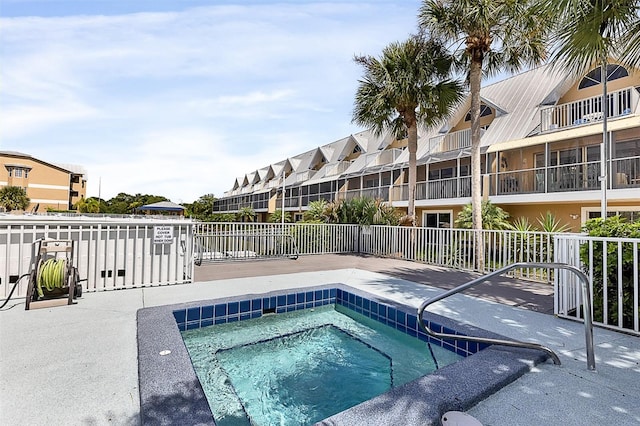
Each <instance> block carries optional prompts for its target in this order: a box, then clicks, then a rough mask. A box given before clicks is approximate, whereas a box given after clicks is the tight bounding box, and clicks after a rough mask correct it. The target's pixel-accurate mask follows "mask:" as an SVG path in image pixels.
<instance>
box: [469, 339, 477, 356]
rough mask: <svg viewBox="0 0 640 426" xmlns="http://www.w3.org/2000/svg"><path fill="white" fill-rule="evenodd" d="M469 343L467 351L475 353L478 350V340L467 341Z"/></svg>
mask: <svg viewBox="0 0 640 426" xmlns="http://www.w3.org/2000/svg"><path fill="white" fill-rule="evenodd" d="M468 343H469V352H471V353H472V354H475V353H476V352H478V346H479V345H478V342H468Z"/></svg>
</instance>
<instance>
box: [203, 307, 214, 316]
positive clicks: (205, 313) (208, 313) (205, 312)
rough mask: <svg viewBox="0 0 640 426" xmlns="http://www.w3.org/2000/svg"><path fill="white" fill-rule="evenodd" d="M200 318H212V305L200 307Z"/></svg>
mask: <svg viewBox="0 0 640 426" xmlns="http://www.w3.org/2000/svg"><path fill="white" fill-rule="evenodd" d="M201 318H202V319H210V318H213V305H209V306H203V307H202V317H201Z"/></svg>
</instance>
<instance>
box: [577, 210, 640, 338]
mask: <svg viewBox="0 0 640 426" xmlns="http://www.w3.org/2000/svg"><path fill="white" fill-rule="evenodd" d="M583 231H585V232H587V233H588V234H589V236H592V237H618V238H640V222H633V223H629V222H627V221H626V219H625V218H622V217H620V216H613V217H608V218H605V219H602V218H595V219H590V220H588V221H587V222H586V223H585V225H584V227H583ZM634 246H635V250H634ZM590 249H591V253H590ZM634 252H635V253H634ZM638 257H640V250H638V246H637V245H634V244H633V243H631V242H625V243H620V246H619V245H618V244H615V243H608V244H606V261H605V243H602V242H600V241H593V242H592V245H590V243H588V242H587V243H584V244H582V245H581V246H580V260H581V261H582V264H583V265H584V267H583V268H584V271H585V273H587V274H589V275H590V276H591V271H590V269H592V270H593V281H592V285H593V316H594V319H595V320H598V321H603V322H605V323H608V324H612V325H618V324H619V320H620V319H621V320H622V321H621V322H622V325H623V327H627V328H633V323H634V318H633V315H634V314H633V313H634V310H637V309H640V306H634V282H637V280H640V271H639V270H638V269H636V268H634V258H636V259H637V258H638ZM590 265H591V267H590ZM619 268H621V269H620V270H619ZM605 277H606V292H607V297H606V301H607V305H606V310H605V305H604V300H605V298H604V291H605V290H604V289H605ZM619 289H622V294H618V290H619ZM619 301H622V318H619V310H618V307H619V305H618V303H619ZM636 303H637V300H636ZM605 312H606V313H605Z"/></svg>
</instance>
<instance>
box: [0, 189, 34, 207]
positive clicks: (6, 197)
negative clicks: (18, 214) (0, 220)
mask: <svg viewBox="0 0 640 426" xmlns="http://www.w3.org/2000/svg"><path fill="white" fill-rule="evenodd" d="M29 203H31V200H30V199H29V197H27V191H25V190H24V189H23V188H22V187H20V186H4V187H2V188H0V206H1V207H4V209H5V210H6V211H8V212H10V211H12V210H25V209H26V208H27V207H29Z"/></svg>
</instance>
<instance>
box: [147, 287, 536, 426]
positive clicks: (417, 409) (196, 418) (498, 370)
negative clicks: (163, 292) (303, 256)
mask: <svg viewBox="0 0 640 426" xmlns="http://www.w3.org/2000/svg"><path fill="white" fill-rule="evenodd" d="M332 288H336V289H341V290H344V291H347V292H349V293H353V294H356V295H360V296H362V297H365V298H367V299H369V300H371V301H376V302H378V303H383V304H386V305H389V306H392V307H395V308H400V309H401V310H403V311H405V312H408V313H409V312H415V308H413V307H411V306H409V305H405V304H402V303H398V302H396V301H393V300H390V299H387V298H384V297H380V296H377V295H375V294H372V293H369V292H366V291H362V290H360V289H357V288H355V287H351V286H348V285H345V284H342V283H331V284H324V285H320V286H314V287H301V288H296V289H287V290H278V291H271V292H266V293H258V294H246V295H241V296H234V297H226V298H219V299H212V300H200V301H195V302H187V303H180V304H174V305H164V306H158V307H151V308H142V309H139V310H138V312H137V340H138V381H139V390H140V411H141V421H142V424H143V425H147V424H199V425H215V421H214V419H213V415H212V414H211V410H210V408H209V404H208V402H207V399H206V397H205V395H204V391H203V390H202V387H201V385H200V382H199V380H198V378H197V376H196V373H195V371H194V369H193V366H192V364H191V359H190V357H189V354H188V352H187V349H186V347H185V345H184V341H183V339H182V336H181V334H180V331H179V329H178V327H177V325H176V319H175V317H174V315H173V312H174V311H176V310H182V309H188V308H192V307H198V306H203V305H205V304H220V303H228V302H236V301H240V300H247V299H253V298H256V297H274V296H279V295H283V294H291V293H295V292H298V291H301V292H309V291H315V290H326V289H332ZM425 318H427V319H429V320H432V321H434V322H436V323H438V324H440V325H442V326H443V327H448V328H451V329H454V330H456V331H459V332H461V333H464V334H467V335H474V336H479V337H490V338H502V339H504V337H503V336H500V335H498V334H496V333H492V332H489V331H487V330H483V329H480V328H477V327H473V326H470V325H466V324H462V323H459V322H457V321H454V320H451V319H449V318H446V317H443V316H441V315H437V314H433V313H430V312H426V313H425ZM167 350H168V351H171V352H170V353H169V354H167V355H164V356H163V355H160V352H162V351H167ZM546 359H547V355H546V354H545V353H543V352H540V351H535V350H531V349H520V348H511V347H498V346H491V347H488V348H486V349H484V350H482V351H480V352H478V353H476V354H473V355H471V356H469V357H467V358H464V359H462V360H460V361H458V362H456V363H454V364H451V365H448V366H446V367H444V368H441V369H439V370H437V371H435V372H434V373H431V374H429V375H427V376H423V377H420V378H418V379H416V380H414V381H412V382H409V383H406V384H404V385H402V386H398V387H396V388H393V389H391V390H390V391H388V392H386V393H384V394H382V395H379V396H377V397H375V398H373V399H370V400H368V401H365V402H363V403H361V404H359V405H356V406H355V407H352V408H350V409H348V410H345V411H343V412H341V413H338V414H335V415H334V416H331V417H329V418H327V419H325V420H323V421H321V422H319V423H318V424H321V425H338V424H339V425H361V424H363V423H364V424H425V425H435V424H440V416H441V415H442V414H443V413H444V412H446V411H449V410H460V411H465V410H468V409H469V408H471V407H472V406H474V405H475V404H477V403H478V402H479V401H481V400H482V399H484V398H486V397H487V396H489V395H491V394H493V393H494V392H496V391H497V390H499V389H500V388H502V387H504V386H505V385H507V384H509V383H511V382H513V381H514V380H516V379H517V378H518V377H520V376H522V375H523V374H525V373H526V372H528V371H529V370H530V369H531V367H532V366H534V365H535V364H538V363H540V362H544V361H545V360H546Z"/></svg>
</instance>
